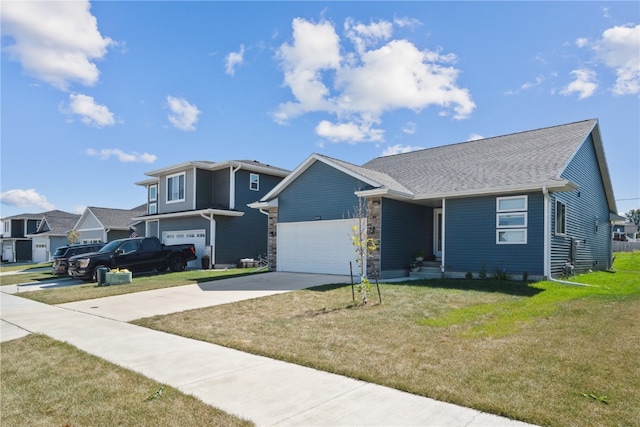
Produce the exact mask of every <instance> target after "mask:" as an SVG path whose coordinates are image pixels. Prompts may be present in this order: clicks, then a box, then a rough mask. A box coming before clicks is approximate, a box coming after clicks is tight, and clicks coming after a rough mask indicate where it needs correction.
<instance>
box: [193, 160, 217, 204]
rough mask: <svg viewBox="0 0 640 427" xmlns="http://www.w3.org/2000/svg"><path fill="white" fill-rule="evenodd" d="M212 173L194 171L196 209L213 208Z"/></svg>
mask: <svg viewBox="0 0 640 427" xmlns="http://www.w3.org/2000/svg"><path fill="white" fill-rule="evenodd" d="M213 196H214V191H213V172H211V171H206V170H203V169H197V170H196V209H205V208H209V207H211V206H213Z"/></svg>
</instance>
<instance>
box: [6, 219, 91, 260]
mask: <svg viewBox="0 0 640 427" xmlns="http://www.w3.org/2000/svg"><path fill="white" fill-rule="evenodd" d="M78 217H79V215H75V214H72V213H69V212H64V211H59V210H52V211H47V212H42V213H35V214H31V213H26V214H20V215H13V216H9V217H5V218H2V219H1V222H2V234H1V235H0V245H1V246H2V252H1V253H2V261H3V262H27V261H33V262H45V261H47V260H48V259H49V256H50V253H51V252H52V250H55V246H56V245H57V244H59V243H61V242H64V241H65V240H66V233H67V232H68V231H69V230H70V229H71V228H72V227H73V224H74V223H75V221H77V219H78ZM33 236H37V237H38V238H37V239H36V240H35V241H34V240H33Z"/></svg>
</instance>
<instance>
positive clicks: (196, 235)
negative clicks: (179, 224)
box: [162, 230, 207, 268]
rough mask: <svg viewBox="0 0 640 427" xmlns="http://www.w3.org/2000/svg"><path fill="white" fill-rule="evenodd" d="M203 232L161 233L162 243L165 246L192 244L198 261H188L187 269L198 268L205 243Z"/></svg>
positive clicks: (200, 264)
mask: <svg viewBox="0 0 640 427" xmlns="http://www.w3.org/2000/svg"><path fill="white" fill-rule="evenodd" d="M206 236H207V234H206V231H205V230H180V231H163V232H162V243H164V244H165V245H180V244H183V243H193V244H194V245H195V247H196V255H197V256H198V259H196V260H194V261H190V262H189V263H188V264H187V267H192V268H200V267H201V266H202V261H201V259H202V255H204V249H205V243H206Z"/></svg>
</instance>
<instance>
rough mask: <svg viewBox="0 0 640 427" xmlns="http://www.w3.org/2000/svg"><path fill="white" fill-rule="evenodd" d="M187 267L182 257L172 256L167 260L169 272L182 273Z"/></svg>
mask: <svg viewBox="0 0 640 427" xmlns="http://www.w3.org/2000/svg"><path fill="white" fill-rule="evenodd" d="M186 267H187V263H186V261H185V260H184V258H183V257H181V256H179V255H174V256H172V257H171V258H169V268H170V269H171V271H183V270H184V269H185V268H186Z"/></svg>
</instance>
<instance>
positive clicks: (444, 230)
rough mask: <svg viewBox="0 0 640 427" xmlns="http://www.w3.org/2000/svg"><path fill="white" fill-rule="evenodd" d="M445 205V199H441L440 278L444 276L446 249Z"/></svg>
mask: <svg viewBox="0 0 640 427" xmlns="http://www.w3.org/2000/svg"><path fill="white" fill-rule="evenodd" d="M445 205H446V200H445V199H442V231H441V233H442V235H441V236H440V239H441V240H442V255H440V272H441V273H442V278H444V268H445V267H444V266H445V265H446V264H445V263H444V261H445V255H446V251H445V247H446V245H445V239H446V237H445V236H446V235H447V233H446V227H445V225H446V221H445V218H446V215H445V213H446V211H445V209H446V207H445Z"/></svg>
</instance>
